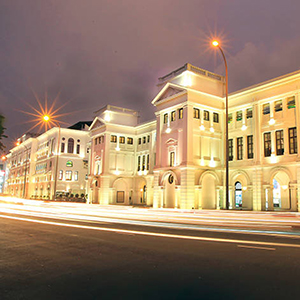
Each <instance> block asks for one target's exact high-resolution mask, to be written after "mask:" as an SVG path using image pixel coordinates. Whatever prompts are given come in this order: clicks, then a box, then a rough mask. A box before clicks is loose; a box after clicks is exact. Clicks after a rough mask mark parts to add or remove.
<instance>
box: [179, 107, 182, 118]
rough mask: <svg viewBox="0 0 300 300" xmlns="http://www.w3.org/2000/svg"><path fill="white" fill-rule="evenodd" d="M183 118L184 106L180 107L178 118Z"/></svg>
mask: <svg viewBox="0 0 300 300" xmlns="http://www.w3.org/2000/svg"><path fill="white" fill-rule="evenodd" d="M182 118H183V108H179V109H178V119H182Z"/></svg>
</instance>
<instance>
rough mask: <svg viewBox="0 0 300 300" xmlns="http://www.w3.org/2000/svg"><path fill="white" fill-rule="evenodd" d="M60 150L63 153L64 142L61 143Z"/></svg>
mask: <svg viewBox="0 0 300 300" xmlns="http://www.w3.org/2000/svg"><path fill="white" fill-rule="evenodd" d="M60 152H61V153H65V143H61V147H60Z"/></svg>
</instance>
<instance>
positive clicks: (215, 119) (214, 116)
mask: <svg viewBox="0 0 300 300" xmlns="http://www.w3.org/2000/svg"><path fill="white" fill-rule="evenodd" d="M213 121H214V122H215V123H219V114H217V113H213Z"/></svg>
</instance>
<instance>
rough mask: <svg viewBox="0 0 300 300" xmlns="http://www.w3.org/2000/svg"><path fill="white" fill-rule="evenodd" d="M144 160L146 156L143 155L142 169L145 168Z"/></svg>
mask: <svg viewBox="0 0 300 300" xmlns="http://www.w3.org/2000/svg"><path fill="white" fill-rule="evenodd" d="M145 162H146V157H145V155H143V165H142V171H144V170H145Z"/></svg>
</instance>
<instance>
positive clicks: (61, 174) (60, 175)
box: [58, 170, 64, 180]
mask: <svg viewBox="0 0 300 300" xmlns="http://www.w3.org/2000/svg"><path fill="white" fill-rule="evenodd" d="M63 175H64V171H63V170H59V175H58V180H62V179H63Z"/></svg>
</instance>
